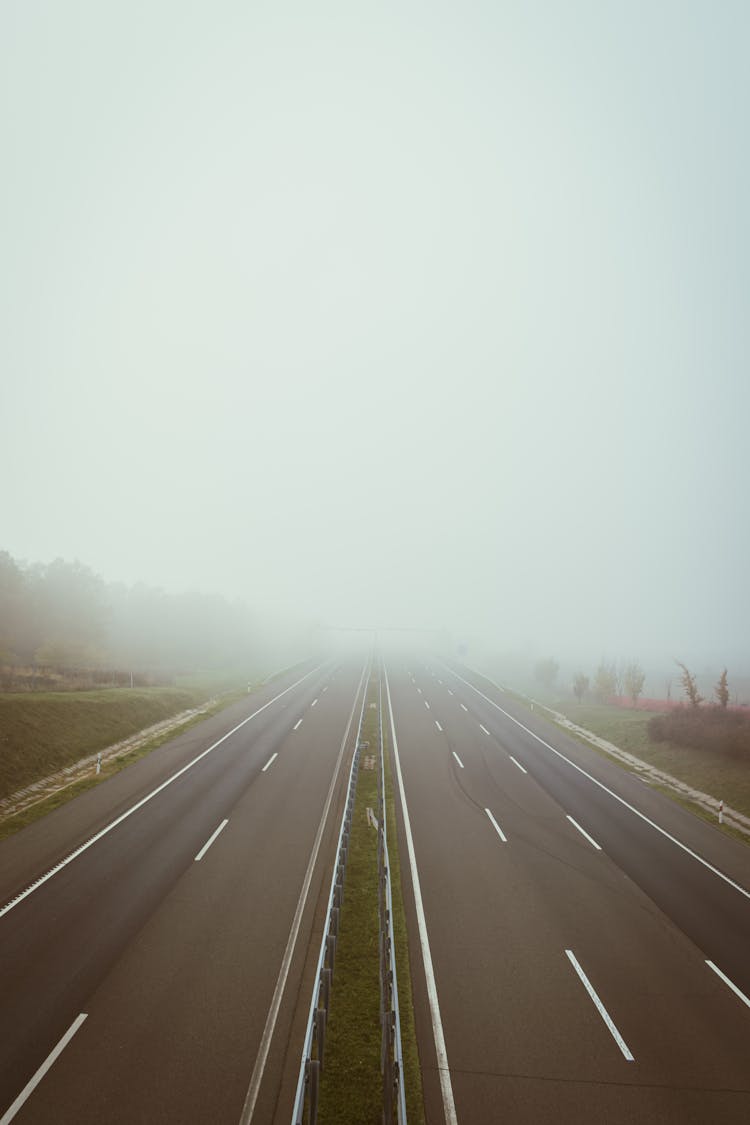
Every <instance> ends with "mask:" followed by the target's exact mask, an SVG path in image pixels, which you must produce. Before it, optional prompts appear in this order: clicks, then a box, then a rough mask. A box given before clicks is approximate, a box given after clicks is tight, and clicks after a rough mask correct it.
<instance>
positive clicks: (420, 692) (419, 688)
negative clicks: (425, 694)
mask: <svg viewBox="0 0 750 1125" xmlns="http://www.w3.org/2000/svg"><path fill="white" fill-rule="evenodd" d="M417 691H418V692H419V694H420V695H421V694H422V689H421V687H418V688H417Z"/></svg>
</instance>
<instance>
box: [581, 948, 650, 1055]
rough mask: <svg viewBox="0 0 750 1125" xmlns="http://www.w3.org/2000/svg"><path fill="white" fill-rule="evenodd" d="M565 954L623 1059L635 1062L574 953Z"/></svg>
mask: <svg viewBox="0 0 750 1125" xmlns="http://www.w3.org/2000/svg"><path fill="white" fill-rule="evenodd" d="M565 954H566V956H567V958H568V960H569V961H570V963H571V965H572V966H573V968H574V969H575V971H576V972H577V973H578V976H579V978H580V980H581V983H582V984H583V987H584V988H585V989H586V991H587V992H588V994H589V996H590V997H591V999H592V1000H593V1001H594V1004H595V1005H596V1010H597V1012H598V1013H599V1015H600V1016H601V1017H602V1019H603V1020H604V1022H605V1024H606V1025H607V1028H608V1030H609V1033H610V1035H611V1036H612V1038H613V1039H614V1041H615V1043H616V1044H617V1046H618V1047H619V1048H620V1050H621V1051H622V1053H623V1055H624V1056H625V1058H626V1059H627V1061H628V1062H634V1061H635V1060H634V1059H633V1056H632V1054H631V1053H630V1048H629V1047H628V1045H627V1043H626V1042H625V1040H624V1039H623V1037H622V1036H621V1035H620V1032H619V1031H618V1030H617V1028H616V1027H615V1025H614V1023H613V1021H612V1017H611V1016H610V1014H609V1012H608V1011H607V1009H606V1008H605V1007H604V1005H603V1004H602V1002H601V1000H600V999H599V997H598V996H597V994H596V991H595V989H594V986H593V985H592V983H591V981H590V980H589V978H588V977H587V976H586V974H585V973H584V971H583V969H582V968H581V966H580V965H579V964H578V961H577V960H576V955H575V953H574V952H573V950H572V949H566V950H565Z"/></svg>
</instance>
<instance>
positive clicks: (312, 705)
mask: <svg viewBox="0 0 750 1125" xmlns="http://www.w3.org/2000/svg"><path fill="white" fill-rule="evenodd" d="M317 702H318V701H317V699H313V701H312V703H311V704H310V706H311V707H314V706H315V704H316V703H317Z"/></svg>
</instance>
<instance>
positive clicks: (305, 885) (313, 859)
mask: <svg viewBox="0 0 750 1125" xmlns="http://www.w3.org/2000/svg"><path fill="white" fill-rule="evenodd" d="M368 666H369V662H368V663H366V664H365V666H364V668H363V669H362V675H361V677H360V680H359V686H358V687H357V691H356V693H355V696H354V703H353V704H352V709H351V712H350V714H349V721H348V723H347V724H346V730H345V731H344V737H343V738H342V740H341V746H340V748H339V756H338V758H337V759H336V764H335V766H334V768H333V776H332V777H331V784H330V786H329V787H328V796H327V797H326V802H325V805H324V806H323V814H322V816H321V818H320V824H319V825H318V831H317V833H316V835H315V841H314V843H313V846H312V851H311V852H310V859H309V861H308V864H307V870H306V872H305V878H304V879H303V881H302V889H301V891H300V893H299V899H298V900H297V909H296V910H295V912H294V918H293V919H292V928H291V930H290V931H289V939H288V941H287V943H286V949H285V950H284V956H283V958H282V960H281V968H280V969H279V975H278V977H277V978H276V988H275V989H274V992H273V998H272V1000H271V1006H270V1008H269V1009H268V1015H267V1016H266V1024H265V1027H264V1028H263V1035H262V1036H261V1040H260V1047H259V1048H258V1054H257V1056H256V1059H255V1065H254V1067H253V1073H252V1074H251V1076H250V1085H249V1086H248V1089H247V1094H246V1095H245V1104H244V1105H243V1107H242V1115H241V1117H240V1125H250V1122H251V1121H252V1119H253V1113H254V1111H255V1103H256V1101H257V1100H258V1094H259V1092H260V1084H261V1082H262V1081H263V1072H264V1070H265V1068H266V1060H267V1059H268V1052H269V1050H270V1049H271V1039H272V1038H273V1033H274V1030H275V1028H276V1020H277V1019H278V1016H279V1010H280V1008H281V998H282V996H283V995H284V989H285V988H286V979H287V977H288V976H289V969H290V967H291V964H292V957H293V956H294V947H295V945H296V944H297V936H298V934H299V930H300V926H301V925H302V915H303V913H304V910H305V905H306V903H307V896H308V894H309V891H310V883H311V882H312V877H313V871H314V869H315V864H316V863H317V861H318V852H319V851H320V842H321V840H322V839H323V832H324V829H325V825H326V821H327V819H328V811H329V809H330V807H331V801H332V800H333V794H334V790H335V788H336V782H337V780H338V775H339V770H340V769H341V762H342V760H343V757H344V750H345V749H346V744H347V742H348V740H349V731H350V730H351V726H352V720H353V719H354V712H355V710H356V708H357V700H358V699H359V695H360V692H361V690H362V685H363V683H364V681H365V675H366V673H367V669H368Z"/></svg>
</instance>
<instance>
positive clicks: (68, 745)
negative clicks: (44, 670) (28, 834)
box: [0, 688, 246, 839]
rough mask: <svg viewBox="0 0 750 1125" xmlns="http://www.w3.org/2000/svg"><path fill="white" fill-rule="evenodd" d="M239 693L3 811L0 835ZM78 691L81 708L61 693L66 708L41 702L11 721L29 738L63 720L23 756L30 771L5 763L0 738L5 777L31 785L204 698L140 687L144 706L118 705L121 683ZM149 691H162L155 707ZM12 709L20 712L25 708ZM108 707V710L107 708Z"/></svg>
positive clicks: (26, 822)
mask: <svg viewBox="0 0 750 1125" xmlns="http://www.w3.org/2000/svg"><path fill="white" fill-rule="evenodd" d="M245 693H246V688H245V691H237V692H232V693H227V694H225V695H223V696H222V697H220V699H217V700H214V701H213V702H211V703H210V704H208V705H206V706H201V711H200V714H196V715H192V717H191V718H187V719H186V720H184V721H182V722H180V723H179V726H178V727H174V728H172V729H171V730H168V731H164V732H162V733H154V735H153V737H151V738H146V739H144V741H143V742H141V744H139V745H135V746H134V747H133V748H132V749H129V750H125V751H124V753H121V754H119V755H112V756H111V757H106V758H103V759H102V763H101V772H100V773H99V774H97V773H96V766H93V765H92V766H91V768H90V771H89V772H87V774H85V775H84V776H74V777H72V778H71V782H70V783H69V784H63V785H61V786H60V787H58V789H56V790H55V792H53V793H48V794H47V795H40V796H39V799H38V800H34V799H31V803H29V804H27V805H26V807H25V808H24V809H22V811H19V812H11V813H9V814H7V816H4V817H2V819H1V820H0V839H4V838H6V837H7V836H11V835H12V834H13V832H16V831H18V830H19V829H21V828H25V827H26V826H27V825H29V823H33V822H34V821H35V820H38V819H40V818H42V817H44V816H46V813H48V812H52V811H53V810H54V809H56V808H58V807H60V805H62V804H66V803H67V801H71V800H73V798H75V796H78V795H79V794H80V793H83V792H85V791H87V790H89V789H92V787H93V786H94V785H98V784H99V783H100V782H102V781H105V780H106V778H107V777H111V776H112V775H114V774H116V773H119V772H120V769H125V768H127V766H129V765H133V763H134V762H137V760H138V759H139V758H143V757H145V756H146V755H147V754H151V751H152V750H155V749H156V748H157V747H159V746H162V745H163V744H164V742H166V741H169V740H170V739H171V738H175V737H177V735H178V733H182V732H183V731H186V730H188V729H190V727H193V726H196V723H199V722H204V721H205V720H206V719H208V718H209V717H210V715H213V714H216V713H218V712H219V711H222V710H223V709H224V708H225V706H228V705H229V704H231V703H233V702H234V701H235V700H236V699H240V697H242V696H243V695H244V694H245ZM81 694H85V695H87V696H94V697H96V699H94V700H91V699H87V700H84V701H82V702H83V708H82V709H79V708H76V705H75V704H76V696H75V695H74V694H73V693H64V695H63V696H62V697H63V699H64V700H65V701H67V703H69V705H67V708H63V709H62V710H61V709H58V708H56V706H54V705H53V706H52V708H49V706H47V705H45V703H44V702H43V703H42V706H40V708H39V710H38V713H37V714H36V715H34V718H35V719H36V720H37V721H36V723H29V724H26V726H25V724H24V723H22V722H21V721H19V722H18V723H17V726H16V728H15V729H16V735H17V736H18V731H20V732H21V733H26V735H28V733H29V730H30V737H34V735H35V732H36V731H39V730H42V731H43V732H45V731H47V732H48V730H49V729H51V726H49V724H51V722H52V721H53V720H54V719H58V720H60V722H61V723H62V724H63V727H62V731H61V732H58V737H60V739H61V742H60V744H57V742H56V741H55V738H54V737H53V738H51V739H49V740H48V741H47V742H44V741H43V742H42V746H40V748H39V751H38V753H37V754H30V755H28V756H27V757H28V760H26V762H25V763H24V769H25V771H26V769H28V768H29V760H30V763H36V767H35V771H34V773H31V774H29V773H21V771H20V769H19V768H18V765H17V764H13V763H12V760H10V764H9V762H8V760H7V759H8V758H9V755H8V750H7V749H6V744H4V742H3V753H2V755H1V756H0V769H2V768H6V767H8V766H9V767H8V768H7V769H6V775H7V776H9V777H17V776H19V774H20V775H22V776H26V777H27V781H26V784H27V785H28V784H33V783H34V782H37V781H40V780H43V778H44V777H46V776H49V775H51V774H53V773H55V772H57V771H58V769H63V768H66V767H69V766H71V765H74V764H75V763H76V762H79V760H80V759H81V758H84V757H87V756H89V755H91V754H96V753H97V751H98V750H99V749H107V748H108V747H109V746H112V745H115V742H116V741H121V740H124V739H127V738H130V737H133V736H134V735H137V733H138V732H139V731H142V730H144V728H145V727H148V726H152V724H153V722H154V721H155V722H159V721H161V720H162V719H171V718H173V717H174V715H177V714H179V713H180V711H182V710H188V709H191V708H195V706H200V705H201V704H204V703H205V702H206V693H205V692H201V691H196V692H195V693H188V694H186V693H184V692H177V693H175V692H173V691H171V690H168V691H164V690H162V688H150V690H146V692H145V694H146V695H148V696H152V697H151V699H148V700H147V705H146V706H142V705H141V704H142V703H143V701H142V700H135V701H134V700H130V701H127V705H126V706H125V708H123V705H121V704H123V702H124V701H123V696H124V695H125V694H126V690H125V688H118V690H116V691H111V692H110V691H106V692H87V693H81ZM127 694H133V695H136V696H142V695H143V694H144V691H142V690H136V691H135V692H133V693H130V692H127ZM153 695H161V696H162V699H159V700H156V701H155V702H156V706H155V708H154V705H153V703H154V700H153ZM102 696H116V700H115V702H116V703H117V706H115V708H114V709H112V708H111V706H110V702H111V701H109V700H107V699H103V700H102ZM16 699H18V696H16ZM31 699H34V700H37V699H40V700H43V701H44V699H45V697H44V696H43V695H42V694H39V695H36V696H28V697H24V700H25V702H27V703H28V702H29V701H30V700H31ZM51 699H52V703H53V704H56V703H57V700H58V699H60V696H58V695H54V696H52V697H51ZM4 700H6V696H0V731H1V732H2V733H1V735H0V738H4V736H6V727H4V726H3V722H2V720H3V717H4V715H6V714H7V713H8V712H9V711H12V708H9V709H6V711H3V702H4ZM48 701H49V697H47V702H48ZM92 702H93V703H96V704H97V706H98V710H97V709H96V708H94V710H93V711H92V709H91V706H90V704H91V703H92ZM18 710H20V711H21V712H22V711H24V710H26V709H18ZM108 710H109V711H110V713H107V711H108ZM76 711H79V713H78V714H75V712H76ZM81 712H82V713H81ZM164 712H165V713H164ZM154 713H156V718H155V719H154V718H153V715H154ZM92 714H93V721H90V722H88V721H87V720H89V719H91V715H92ZM15 718H17V719H18V718H19V717H18V715H16V717H15ZM81 730H83V731H84V735H85V738H84V739H82V741H81V742H73V733H74V732H76V731H78V732H81ZM112 730H115V731H116V733H115V735H112ZM63 736H64V740H63ZM118 736H119V737H118ZM92 739H97V741H93V745H92V744H91V740H92ZM69 740H70V741H69ZM37 771H38V772H37ZM18 787H22V784H21V785H20V786H18V785H12V786H11V789H10V792H11V793H12V792H16V791H17V789H18Z"/></svg>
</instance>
